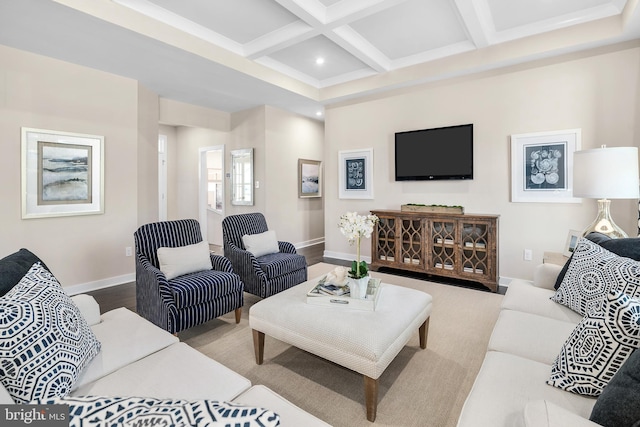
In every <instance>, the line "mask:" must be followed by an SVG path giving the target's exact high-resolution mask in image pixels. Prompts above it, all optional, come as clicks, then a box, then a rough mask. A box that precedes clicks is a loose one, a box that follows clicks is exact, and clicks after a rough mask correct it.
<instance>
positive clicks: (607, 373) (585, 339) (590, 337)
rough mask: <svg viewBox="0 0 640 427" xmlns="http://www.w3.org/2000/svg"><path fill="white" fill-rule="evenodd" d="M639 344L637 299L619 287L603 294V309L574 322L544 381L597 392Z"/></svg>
mask: <svg viewBox="0 0 640 427" xmlns="http://www.w3.org/2000/svg"><path fill="white" fill-rule="evenodd" d="M638 347H640V300H638V299H634V298H631V297H629V296H628V295H625V294H624V293H622V292H620V291H613V292H611V293H609V294H607V297H606V299H605V301H604V307H603V311H592V312H590V313H589V314H587V315H586V316H585V317H584V319H582V321H581V322H580V323H579V324H578V326H576V328H575V329H574V330H573V332H572V333H571V335H570V336H569V338H568V339H567V341H566V342H565V343H564V345H563V346H562V349H561V350H560V354H559V355H558V357H557V358H556V360H555V362H554V363H553V367H552V368H551V377H550V378H549V380H548V381H547V384H549V385H552V386H555V387H559V388H561V389H563V390H567V391H570V392H573V393H577V394H582V395H586V396H598V395H600V393H602V390H603V389H604V387H605V386H606V385H607V384H608V383H609V380H611V378H612V377H613V376H614V374H615V373H616V372H617V371H618V369H620V367H621V366H622V365H623V364H624V362H625V361H626V360H627V358H628V357H629V355H630V354H631V353H632V352H633V351H634V350H635V349H636V348H638Z"/></svg>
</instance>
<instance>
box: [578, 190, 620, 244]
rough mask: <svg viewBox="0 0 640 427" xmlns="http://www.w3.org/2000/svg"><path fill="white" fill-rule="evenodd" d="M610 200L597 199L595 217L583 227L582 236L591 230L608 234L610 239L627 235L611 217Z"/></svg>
mask: <svg viewBox="0 0 640 427" xmlns="http://www.w3.org/2000/svg"><path fill="white" fill-rule="evenodd" d="M610 207H611V200H608V199H601V200H598V216H597V217H596V219H595V220H594V221H593V222H592V223H591V225H589V226H588V227H587V228H585V229H584V231H583V232H582V235H583V236H586V235H587V234H589V233H591V232H596V233H600V234H604V235H605V236H609V237H611V238H612V239H621V238H624V237H629V236H628V235H627V233H625V232H624V230H623V229H622V228H620V227H618V226H617V225H616V223H615V222H613V219H612V218H611V212H610Z"/></svg>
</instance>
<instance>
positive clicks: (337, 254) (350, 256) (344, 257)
mask: <svg viewBox="0 0 640 427" xmlns="http://www.w3.org/2000/svg"><path fill="white" fill-rule="evenodd" d="M322 256H323V257H325V258H335V259H342V260H345V261H355V259H356V256H355V255H354V254H348V253H346V252H333V251H324V252H323V253H322ZM360 260H362V261H366V262H367V263H369V264H370V263H371V257H370V256H362V255H361V256H360Z"/></svg>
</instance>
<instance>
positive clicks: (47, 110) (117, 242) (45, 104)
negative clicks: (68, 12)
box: [0, 46, 153, 287]
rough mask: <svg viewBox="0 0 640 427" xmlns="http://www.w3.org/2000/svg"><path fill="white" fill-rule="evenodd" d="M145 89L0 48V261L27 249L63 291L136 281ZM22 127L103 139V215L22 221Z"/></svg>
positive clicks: (112, 77) (122, 80)
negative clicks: (128, 252)
mask: <svg viewBox="0 0 640 427" xmlns="http://www.w3.org/2000/svg"><path fill="white" fill-rule="evenodd" d="M140 90H142V91H143V92H144V89H143V88H142V89H141V88H139V87H138V83H137V82H136V81H135V80H131V79H125V78H122V77H118V76H114V75H112V74H108V73H104V72H100V71H95V70H92V69H89V68H83V67H78V66H75V65H71V64H68V63H65V62H62V61H58V60H53V59H50V58H46V57H43V56H39V55H33V54H30V53H26V52H22V51H19V50H15V49H10V48H7V47H4V46H0V147H1V149H2V156H0V182H2V185H0V206H2V208H1V209H0V257H4V256H6V255H8V254H10V253H12V252H14V251H16V250H18V249H20V248H21V247H24V248H28V249H30V250H31V251H33V252H34V253H35V254H36V255H38V256H39V257H40V258H42V259H43V261H45V263H46V264H47V265H48V266H49V267H50V269H51V270H52V272H53V273H54V275H55V276H56V277H57V278H58V279H59V280H60V282H61V283H62V285H63V286H65V287H67V286H72V285H79V284H87V283H89V284H92V285H94V286H99V285H101V284H103V283H105V282H112V281H114V280H115V281H122V280H130V279H131V277H132V274H133V272H134V261H133V257H126V256H125V247H127V246H130V247H132V246H133V232H134V231H135V230H136V228H137V226H138V222H137V221H138V211H139V210H138V195H139V194H138V182H139V179H138V170H139V169H138V163H137V162H138V131H139V128H138V96H139V93H140ZM141 97H144V98H145V99H149V98H153V97H152V96H149V94H148V93H142V94H141ZM145 114H146V113H145ZM142 126H143V127H144V126H147V124H146V123H145V124H142ZM21 127H31V128H41V129H49V130H57V131H65V132H76V133H84V134H92V135H102V136H104V153H105V167H104V176H105V181H104V195H105V201H104V214H102V215H85V216H69V217H52V218H39V219H27V220H23V219H22V218H21V193H20V180H21V170H20V156H21V154H20V153H21V148H20V128H21Z"/></svg>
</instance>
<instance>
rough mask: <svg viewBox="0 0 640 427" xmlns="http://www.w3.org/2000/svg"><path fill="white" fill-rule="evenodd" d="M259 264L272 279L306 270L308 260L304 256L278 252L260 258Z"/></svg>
mask: <svg viewBox="0 0 640 427" xmlns="http://www.w3.org/2000/svg"><path fill="white" fill-rule="evenodd" d="M258 264H259V265H260V268H261V269H262V271H264V273H265V274H266V275H267V277H268V278H270V279H271V278H274V277H280V276H282V275H284V274H287V273H289V272H292V271H296V270H301V269H304V268H306V267H307V260H306V258H305V257H303V256H302V255H298V254H289V253H282V252H278V253H275V254H269V255H264V256H261V257H259V258H258Z"/></svg>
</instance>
